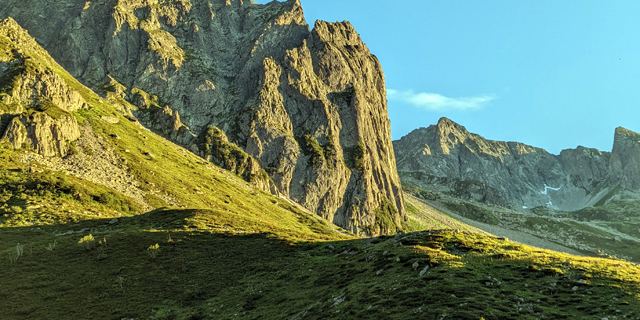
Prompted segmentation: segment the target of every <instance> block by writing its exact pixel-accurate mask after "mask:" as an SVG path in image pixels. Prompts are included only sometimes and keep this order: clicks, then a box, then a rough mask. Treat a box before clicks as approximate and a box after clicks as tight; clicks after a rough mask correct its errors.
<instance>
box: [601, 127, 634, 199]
mask: <svg viewBox="0 0 640 320" xmlns="http://www.w3.org/2000/svg"><path fill="white" fill-rule="evenodd" d="M609 170H610V172H611V177H612V180H614V181H619V183H620V186H621V187H622V188H625V189H629V190H637V189H640V134H638V133H635V132H633V131H631V130H627V129H625V128H622V127H618V128H616V132H615V137H614V139H613V151H612V152H611V161H609Z"/></svg>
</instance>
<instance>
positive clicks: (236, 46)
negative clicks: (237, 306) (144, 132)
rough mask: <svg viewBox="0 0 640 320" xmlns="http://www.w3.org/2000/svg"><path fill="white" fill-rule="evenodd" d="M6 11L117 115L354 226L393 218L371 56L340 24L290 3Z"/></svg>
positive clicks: (160, 1) (396, 220) (25, 2)
mask: <svg viewBox="0 0 640 320" xmlns="http://www.w3.org/2000/svg"><path fill="white" fill-rule="evenodd" d="M6 17H12V18H13V19H15V20H16V21H18V23H20V24H21V25H23V26H24V27H25V28H26V29H28V30H29V32H30V33H31V35H33V36H34V37H35V38H36V39H37V41H38V43H40V44H41V45H42V46H43V47H44V48H45V49H46V50H48V52H50V53H51V55H52V56H53V57H54V58H55V59H56V61H58V62H59V63H60V64H61V65H62V66H63V67H64V68H65V69H66V70H68V71H69V72H70V73H71V75H73V76H74V77H76V78H77V79H79V80H80V82H81V83H83V84H85V85H87V86H89V87H90V88H91V89H93V90H95V91H96V92H100V93H101V94H102V95H103V96H105V97H107V98H110V100H112V101H111V102H114V103H120V104H121V105H122V108H123V109H124V110H122V112H124V113H125V114H133V115H135V116H136V117H137V119H138V120H139V121H140V122H141V123H142V124H144V125H145V127H146V128H149V129H150V130H153V131H154V132H156V133H158V134H160V135H162V136H164V137H165V138H167V139H169V140H171V141H173V142H175V143H177V144H179V145H181V146H183V147H185V148H187V149H189V150H191V151H193V152H194V153H196V154H198V155H200V156H201V157H203V158H204V159H207V160H209V161H212V162H213V163H215V164H217V165H220V166H223V167H224V168H227V169H229V170H232V171H234V172H236V173H238V174H239V175H241V176H242V177H243V178H245V179H246V180H247V181H250V182H252V183H254V184H256V185H257V186H259V187H260V188H261V189H262V190H265V191H269V192H271V193H273V194H282V195H285V196H286V197H288V198H290V199H293V200H295V201H296V202H298V203H300V204H302V205H303V206H304V207H305V208H307V209H309V210H310V211H312V212H315V213H317V214H318V215H320V216H321V217H323V218H325V219H327V220H329V221H332V222H333V223H335V224H337V225H340V226H341V227H343V228H346V229H348V230H350V231H352V232H354V233H358V234H363V235H364V234H368V235H377V234H384V233H393V232H395V231H396V230H397V229H398V228H399V227H400V225H401V223H402V222H403V221H404V220H405V219H406V217H405V215H404V207H403V200H402V192H401V187H400V180H399V178H398V174H397V171H396V167H395V159H394V152H393V145H392V143H391V133H390V130H391V129H390V122H389V118H388V113H387V102H386V89H385V84H384V74H383V72H382V67H381V65H380V63H379V61H378V59H377V58H376V57H375V56H374V55H373V54H371V53H370V52H369V49H368V48H367V46H366V45H365V44H364V42H363V41H362V39H361V38H360V36H359V35H358V33H357V32H356V30H355V29H354V28H353V26H352V25H351V24H349V23H348V22H336V23H328V22H324V21H317V22H316V23H315V24H314V26H313V28H310V26H309V25H308V24H307V23H306V21H305V19H304V14H303V10H302V6H301V4H300V2H299V1H298V0H289V1H284V2H278V1H273V2H270V3H269V4H266V5H259V4H256V3H254V2H252V1H243V0H235V1H229V0H215V1H209V0H105V1H78V0H60V1H49V0H4V1H3V2H2V5H0V18H6ZM129 103H131V104H132V105H130V104H129ZM219 141H223V142H225V143H227V142H229V143H228V144H227V145H232V147H229V148H225V149H221V148H219V146H218V142H219Z"/></svg>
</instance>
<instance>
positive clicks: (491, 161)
mask: <svg viewBox="0 0 640 320" xmlns="http://www.w3.org/2000/svg"><path fill="white" fill-rule="evenodd" d="M614 140H615V142H614V147H613V151H612V153H608V152H601V151H598V150H596V149H590V148H585V147H578V148H577V149H568V150H563V151H562V152H561V153H560V155H553V154H550V153H548V152H546V151H545V150H543V149H540V148H535V147H531V146H528V145H524V144H521V143H518V142H502V141H492V140H487V139H485V138H483V137H481V136H479V135H477V134H473V133H470V132H468V131H467V130H466V129H465V128H464V127H463V126H461V125H459V124H457V123H454V122H453V121H451V120H449V119H446V118H442V119H440V120H439V121H438V123H437V125H432V126H430V127H428V128H420V129H417V130H414V131H413V132H411V133H410V134H408V135H407V136H405V137H402V138H401V139H400V140H397V141H394V148H395V150H396V157H397V159H398V170H399V171H400V173H401V175H402V176H403V178H404V179H406V180H407V181H410V182H413V183H418V184H422V185H428V186H430V187H432V188H435V189H436V190H438V191H443V192H446V193H449V194H453V195H455V196H457V197H461V198H464V199H470V200H475V201H484V202H488V203H492V204H498V205H502V206H509V207H513V208H531V207H537V206H547V207H551V208H555V209H560V210H577V209H581V208H584V207H587V206H592V205H594V204H596V203H598V202H599V201H601V200H606V199H604V198H605V197H606V196H607V195H609V196H610V192H611V191H612V190H614V189H615V188H616V187H617V186H618V185H620V186H621V187H623V188H626V189H630V190H633V189H637V188H638V182H639V181H640V179H639V177H640V175H639V174H638V172H639V171H638V170H640V165H639V164H637V163H636V162H634V161H635V160H633V159H637V158H638V156H637V155H638V152H640V148H639V147H640V142H638V141H640V136H639V135H638V134H636V133H633V132H631V131H629V130H626V129H623V128H618V129H616V133H615V139H614Z"/></svg>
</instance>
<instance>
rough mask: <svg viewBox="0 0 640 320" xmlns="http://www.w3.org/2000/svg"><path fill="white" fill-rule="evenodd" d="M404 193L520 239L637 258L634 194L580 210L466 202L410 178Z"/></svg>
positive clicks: (639, 226)
mask: <svg viewBox="0 0 640 320" xmlns="http://www.w3.org/2000/svg"><path fill="white" fill-rule="evenodd" d="M405 192H408V194H410V195H409V196H408V197H412V196H411V194H412V195H413V196H415V197H416V198H418V199H419V200H420V201H422V202H424V203H425V204H426V205H428V206H430V207H431V208H434V209H435V210H439V211H441V212H444V213H446V214H448V215H450V216H451V217H453V218H454V219H458V220H459V221H461V222H464V223H466V224H469V225H471V226H474V227H476V228H479V229H481V230H483V231H486V232H488V233H490V234H493V235H498V236H502V237H508V238H509V239H512V240H514V241H517V242H519V243H524V244H528V245H532V246H536V247H541V248H546V249H552V250H557V251H562V252H568V253H572V254H580V255H587V256H615V257H618V258H623V259H627V260H630V261H634V262H640V251H639V250H638V248H639V247H640V237H639V234H638V233H639V232H640V216H639V215H638V210H637V208H638V206H639V202H638V200H636V199H637V195H629V196H627V198H625V197H624V196H623V195H624V194H625V193H623V195H622V197H621V195H618V198H620V199H618V200H613V201H610V202H609V203H607V204H606V205H602V206H597V207H592V208H584V209H581V210H578V211H558V210H553V209H550V208H544V207H537V208H533V209H530V210H513V209H509V208H505V207H501V206H497V205H490V204H486V203H482V202H478V201H472V200H464V199H460V198H457V197H454V196H451V195H447V194H444V193H441V192H437V191H434V190H432V189H430V188H428V187H425V186H423V185H418V184H412V183H411V182H406V183H405Z"/></svg>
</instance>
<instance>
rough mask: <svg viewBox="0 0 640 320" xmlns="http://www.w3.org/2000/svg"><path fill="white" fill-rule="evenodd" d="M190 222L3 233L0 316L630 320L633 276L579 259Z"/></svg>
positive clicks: (126, 221) (151, 217)
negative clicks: (310, 238) (617, 318)
mask: <svg viewBox="0 0 640 320" xmlns="http://www.w3.org/2000/svg"><path fill="white" fill-rule="evenodd" d="M203 212H204V213H206V211H203V210H171V209H158V210H154V211H151V212H148V213H145V214H142V215H139V216H133V217H123V218H118V220H117V221H114V220H113V219H98V220H91V221H82V222H77V223H69V224H64V225H56V226H50V227H41V228H39V229H38V228H36V227H17V228H7V229H5V230H2V232H1V233H0V269H1V270H2V271H3V272H2V273H0V283H2V284H3V290H0V308H1V309H2V310H3V318H4V319H24V318H29V319H52V318H54V319H64V318H86V319H95V318H100V319H123V318H133V319H136V318H140V319H142V318H149V316H150V315H153V316H155V319H228V318H246V319H283V318H284V319H292V318H296V319H327V318H335V317H336V314H338V313H337V312H340V315H341V317H342V318H354V317H358V318H362V319H380V318H394V317H397V318H406V317H411V316H415V314H416V312H418V313H421V315H422V316H423V317H425V318H438V317H440V316H441V315H442V314H448V315H449V316H451V317H452V318H456V319H476V320H477V319H478V318H479V317H480V316H483V317H485V319H514V318H540V317H541V316H546V317H547V318H557V319H559V318H590V317H591V318H593V317H601V316H604V315H607V314H611V313H616V314H619V315H621V316H623V315H627V316H628V317H631V318H638V316H640V302H639V301H638V298H637V294H638V293H640V289H639V288H638V282H640V271H639V270H638V269H637V267H636V268H635V269H633V266H631V265H629V264H627V263H624V262H619V261H613V260H607V261H605V260H584V261H593V262H590V263H591V264H590V265H589V266H591V267H588V266H585V265H584V264H583V263H582V262H580V261H578V260H579V259H588V258H580V257H572V256H568V255H563V254H554V253H550V252H546V251H536V250H537V249H531V248H524V247H522V246H520V245H517V244H515V243H511V242H505V241H503V240H500V239H498V238H495V237H488V236H480V235H475V234H471V233H468V232H455V231H451V230H448V231H443V230H440V231H425V232H417V233H411V234H399V235H396V236H387V237H378V238H369V239H354V240H345V241H325V242H292V241H291V239H285V238H282V237H280V236H279V235H276V234H273V233H268V232H256V233H241V232H238V231H237V230H236V229H234V228H228V229H226V230H225V229H224V226H222V227H223V228H219V229H215V228H211V229H209V227H207V226H206V225H204V226H202V225H200V226H195V225H190V223H191V222H192V220H193V218H194V217H196V216H198V215H201V214H203ZM198 227H199V228H198ZM5 231H7V232H5ZM89 234H92V236H93V237H94V240H93V241H89V242H90V244H87V241H85V242H83V243H79V242H80V240H81V239H83V238H85V237H86V236H87V235H89ZM20 246H22V247H21V248H22V255H21V256H19V257H17V258H15V259H9V256H10V255H12V254H14V253H15V252H16V250H17V249H16V248H17V247H20ZM423 270H424V272H423ZM421 273H422V274H421ZM622 273H627V275H626V276H622V275H621V274H622ZM582 281H584V282H582ZM574 288H575V289H574ZM521 298H522V299H525V300H520V299H521ZM603 298H604V300H602V299H603ZM518 301H519V302H518ZM603 301H604V302H603ZM612 301H616V302H615V303H613V302H612ZM518 303H520V304H521V305H524V306H525V307H524V308H525V309H524V311H523V309H519V307H514V305H516V306H517V305H518ZM461 305H463V307H461ZM337 310H338V311H337ZM418 310H420V311H418ZM616 310H619V312H616ZM523 312H524V313H523ZM297 315H302V316H297ZM305 315H306V316H305ZM523 315H527V317H523Z"/></svg>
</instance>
